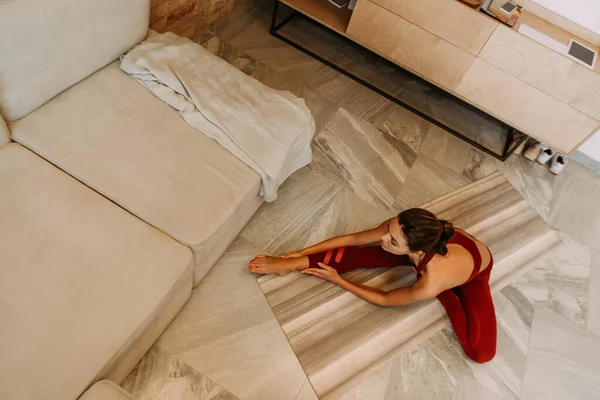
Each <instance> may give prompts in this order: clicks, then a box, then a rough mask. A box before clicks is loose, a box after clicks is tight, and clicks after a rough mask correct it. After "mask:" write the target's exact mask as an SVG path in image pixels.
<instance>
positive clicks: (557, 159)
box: [550, 153, 568, 175]
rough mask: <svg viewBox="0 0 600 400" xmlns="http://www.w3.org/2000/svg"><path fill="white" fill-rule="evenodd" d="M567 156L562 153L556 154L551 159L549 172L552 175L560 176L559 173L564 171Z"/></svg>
mask: <svg viewBox="0 0 600 400" xmlns="http://www.w3.org/2000/svg"><path fill="white" fill-rule="evenodd" d="M567 161H568V158H567V155H566V154H562V153H556V155H555V156H554V157H552V162H551V163H550V172H552V173H553V174H554V175H558V174H560V172H561V171H562V170H563V169H565V165H567Z"/></svg>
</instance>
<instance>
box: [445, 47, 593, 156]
mask: <svg viewBox="0 0 600 400" xmlns="http://www.w3.org/2000/svg"><path fill="white" fill-rule="evenodd" d="M456 93H457V94H458V95H460V96H462V97H464V98H466V99H468V100H469V101H470V102H471V103H473V104H476V105H477V106H478V107H479V108H481V109H482V110H484V111H486V112H488V113H490V114H491V115H494V116H496V117H497V118H500V119H502V120H504V121H507V122H509V123H510V124H511V125H513V126H514V127H515V128H517V129H519V130H522V131H523V132H526V133H527V134H530V135H531V136H533V137H535V138H537V139H538V140H540V141H542V142H544V143H547V144H548V145H550V146H551V147H553V148H555V149H557V150H561V151H564V152H567V153H569V152H571V151H573V150H574V149H575V148H576V147H577V146H578V145H579V144H580V143H581V142H582V141H583V140H585V139H586V138H587V137H588V135H590V134H591V133H592V132H593V131H595V130H596V129H597V128H598V126H599V125H600V122H598V121H596V120H594V119H592V118H590V117H589V116H587V115H585V114H583V113H582V112H580V111H578V110H576V109H574V108H572V107H571V106H569V105H567V104H564V103H562V102H561V101H559V100H557V99H555V98H553V97H552V96H550V95H548V94H546V93H543V92H542V91H541V90H539V89H536V88H534V87H532V86H530V85H529V84H527V83H525V82H523V81H522V80H520V79H518V78H516V77H514V76H512V75H510V74H508V73H507V72H504V71H502V70H500V69H498V68H496V67H494V66H493V65H490V64H488V63H487V62H485V61H483V60H480V59H477V60H475V62H474V63H473V64H472V65H471V67H470V68H469V70H468V71H467V73H466V74H465V76H464V77H463V79H462V80H461V82H460V84H459V85H458V86H457V88H456Z"/></svg>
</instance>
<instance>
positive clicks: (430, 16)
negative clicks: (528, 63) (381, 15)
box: [372, 0, 498, 55]
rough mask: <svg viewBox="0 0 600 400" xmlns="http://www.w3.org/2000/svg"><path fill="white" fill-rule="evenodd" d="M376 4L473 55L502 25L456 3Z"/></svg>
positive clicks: (397, 0)
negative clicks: (499, 25)
mask: <svg viewBox="0 0 600 400" xmlns="http://www.w3.org/2000/svg"><path fill="white" fill-rule="evenodd" d="M372 1H373V3H375V4H377V5H380V6H381V7H383V8H385V9H387V10H389V11H391V12H393V13H394V14H396V15H399V16H401V17H402V18H404V19H406V20H408V21H410V22H412V23H413V24H415V25H417V26H420V27H421V28H423V29H425V30H427V31H429V32H431V33H433V34H435V35H436V36H439V37H440V38H442V39H444V40H446V41H448V42H450V43H452V44H453V45H455V46H457V47H459V48H461V49H463V50H465V51H468V52H469V53H471V54H473V55H477V54H479V51H481V49H482V48H483V45H484V44H485V42H486V41H487V40H488V39H489V37H490V35H491V34H492V32H494V29H496V26H497V25H498V23H497V22H496V21H494V20H493V19H492V18H490V17H488V16H487V15H484V14H483V13H481V12H479V11H476V10H474V9H472V8H470V7H467V6H466V5H464V4H462V3H460V2H459V1H456V0H372Z"/></svg>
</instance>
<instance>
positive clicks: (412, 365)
mask: <svg viewBox="0 0 600 400" xmlns="http://www.w3.org/2000/svg"><path fill="white" fill-rule="evenodd" d="M504 337H505V335H504V334H503V332H502V331H501V330H500V331H499V346H498V354H497V355H496V357H495V358H494V360H492V361H491V362H489V363H487V364H481V365H480V364H475V363H473V362H471V361H469V360H468V359H467V358H466V357H465V355H464V353H463V350H462V348H461V345H460V343H459V342H458V340H457V339H456V337H455V336H454V333H453V332H452V330H451V329H443V330H442V331H440V332H438V333H436V334H435V335H434V336H432V337H431V338H429V339H428V340H426V341H425V342H423V343H421V344H420V345H418V346H416V347H415V348H413V349H411V350H408V351H407V352H405V353H404V354H402V355H400V356H399V357H397V358H395V359H394V360H392V361H391V362H389V363H387V365H385V366H384V367H383V368H382V369H381V370H379V371H377V372H376V373H375V374H373V375H372V376H371V377H370V378H368V379H367V380H365V381H364V382H363V383H361V384H360V385H359V386H357V387H356V388H354V389H353V390H352V391H350V392H348V393H347V394H345V395H344V396H342V397H341V399H342V400H362V399H369V400H371V399H373V400H404V399H407V400H408V399H410V400H412V399H414V400H418V399H419V400H420V399H453V400H454V399H456V400H480V399H486V400H496V399H498V400H499V399H515V400H516V399H518V398H519V392H520V386H521V377H522V370H523V367H524V365H525V356H524V355H523V354H518V352H517V356H516V357H515V356H514V354H513V353H514V349H512V348H511V347H512V344H511V343H510V341H505V340H504Z"/></svg>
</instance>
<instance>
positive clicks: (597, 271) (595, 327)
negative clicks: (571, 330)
mask: <svg viewBox="0 0 600 400" xmlns="http://www.w3.org/2000/svg"><path fill="white" fill-rule="evenodd" d="M587 329H588V330H589V331H590V332H592V333H593V334H595V335H598V336H600V251H597V250H592V264H591V266H590V287H589V303H588V317H587Z"/></svg>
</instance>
